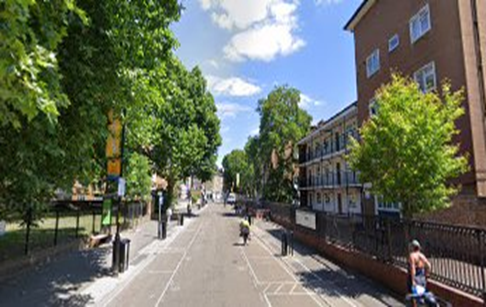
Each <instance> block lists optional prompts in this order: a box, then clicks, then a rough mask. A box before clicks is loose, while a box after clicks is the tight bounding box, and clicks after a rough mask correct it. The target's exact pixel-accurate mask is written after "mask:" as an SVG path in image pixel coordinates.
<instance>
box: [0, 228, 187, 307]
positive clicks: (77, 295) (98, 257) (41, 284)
mask: <svg viewBox="0 0 486 307" xmlns="http://www.w3.org/2000/svg"><path fill="white" fill-rule="evenodd" d="M178 228H181V227H178V226H177V222H175V221H172V222H170V224H169V227H168V231H167V238H168V239H170V237H171V236H173V234H174V233H175V232H176V231H177V229H178ZM121 237H122V238H128V239H130V240H131V246H130V265H132V264H136V263H137V261H140V260H141V258H142V257H140V252H142V251H143V250H144V249H146V248H147V247H149V246H150V245H151V244H153V243H154V242H163V241H160V240H157V222H156V221H151V220H147V221H145V222H143V223H141V224H140V225H138V227H136V228H135V229H130V230H127V231H124V232H122V233H121ZM111 265H112V245H111V243H110V244H105V245H103V246H101V247H98V248H94V249H86V250H82V251H75V252H70V253H68V254H64V255H62V256H59V257H57V258H56V259H53V260H52V261H51V262H50V263H48V264H44V265H42V266H37V267H33V268H31V269H29V270H26V271H23V272H21V273H19V274H18V275H17V276H15V277H13V278H11V279H7V280H4V281H2V282H0V306H60V305H62V306H65V305H69V306H84V305H86V304H87V303H88V302H89V301H90V300H91V298H90V297H88V296H86V295H82V294H81V293H82V292H83V291H84V290H85V289H86V288H88V287H89V286H90V285H91V284H93V283H94V282H95V281H96V280H99V279H102V278H106V277H107V276H108V277H109V278H111V279H117V278H116V277H114V276H113V274H112V272H111ZM124 274H126V273H124ZM120 276H123V274H121V275H120Z"/></svg>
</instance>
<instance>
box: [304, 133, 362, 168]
mask: <svg viewBox="0 0 486 307" xmlns="http://www.w3.org/2000/svg"><path fill="white" fill-rule="evenodd" d="M349 136H353V137H356V136H355V135H354V134H350V135H349ZM328 144H329V146H321V147H318V148H317V149H315V148H311V150H310V151H309V152H307V154H306V155H304V156H303V157H300V159H299V162H300V163H301V164H303V163H307V162H310V161H313V160H315V159H319V158H324V157H326V156H328V155H330V154H333V153H336V152H340V151H342V150H344V149H346V148H347V145H348V144H349V138H348V139H345V137H344V135H342V136H341V137H339V142H331V143H328Z"/></svg>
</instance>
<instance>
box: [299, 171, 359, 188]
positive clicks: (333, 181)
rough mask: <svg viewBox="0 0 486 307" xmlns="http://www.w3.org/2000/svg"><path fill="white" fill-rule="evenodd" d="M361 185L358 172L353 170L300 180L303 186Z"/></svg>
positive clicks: (333, 186)
mask: <svg viewBox="0 0 486 307" xmlns="http://www.w3.org/2000/svg"><path fill="white" fill-rule="evenodd" d="M353 185H356V186H359V185H361V182H360V181H359V178H358V173H356V172H353V171H342V172H330V173H327V174H323V175H321V176H312V177H308V178H307V179H306V180H301V181H300V187H301V188H335V187H347V186H353Z"/></svg>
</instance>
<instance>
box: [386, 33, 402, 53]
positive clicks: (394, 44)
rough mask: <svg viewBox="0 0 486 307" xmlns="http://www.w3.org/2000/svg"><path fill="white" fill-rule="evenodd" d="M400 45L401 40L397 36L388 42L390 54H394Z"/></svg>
mask: <svg viewBox="0 0 486 307" xmlns="http://www.w3.org/2000/svg"><path fill="white" fill-rule="evenodd" d="M398 45H400V38H399V37H398V34H395V35H393V36H392V38H390V39H389V40H388V52H393V51H394V50H395V49H397V48H398Z"/></svg>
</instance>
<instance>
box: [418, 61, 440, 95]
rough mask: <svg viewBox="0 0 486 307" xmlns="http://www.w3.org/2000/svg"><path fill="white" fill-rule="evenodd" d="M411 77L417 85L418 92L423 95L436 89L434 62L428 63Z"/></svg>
mask: <svg viewBox="0 0 486 307" xmlns="http://www.w3.org/2000/svg"><path fill="white" fill-rule="evenodd" d="M413 77H414V79H415V82H417V83H418V84H419V87H420V90H422V92H424V93H428V92H430V91H433V90H435V89H436V88H437V81H436V74H435V64H434V62H432V63H429V64H427V65H425V66H424V67H422V68H420V69H419V70H417V71H416V72H415V74H414V75H413Z"/></svg>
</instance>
